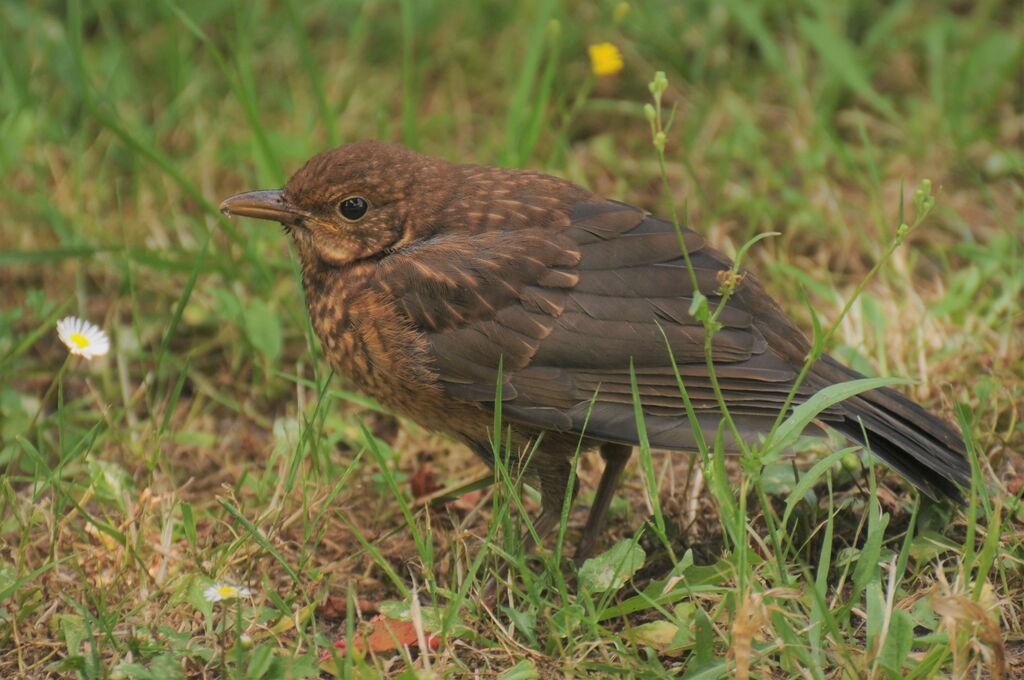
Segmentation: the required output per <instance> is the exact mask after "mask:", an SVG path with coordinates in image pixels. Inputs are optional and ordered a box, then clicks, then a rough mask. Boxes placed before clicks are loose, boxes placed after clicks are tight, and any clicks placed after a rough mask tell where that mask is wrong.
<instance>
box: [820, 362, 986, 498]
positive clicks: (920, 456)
mask: <svg viewBox="0 0 1024 680" xmlns="http://www.w3.org/2000/svg"><path fill="white" fill-rule="evenodd" d="M815 373H817V374H819V375H822V376H823V377H824V376H827V377H828V379H829V380H830V381H833V382H839V381H841V380H854V379H856V378H862V377H863V376H862V375H860V374H859V373H857V372H856V371H854V370H852V369H849V368H847V367H845V366H843V365H842V364H840V363H838V362H837V361H835V360H834V359H832V358H831V357H825V358H824V359H822V361H821V362H819V364H818V365H817V366H815ZM842 408H843V414H844V416H845V417H844V419H843V420H841V421H838V420H837V421H831V422H829V425H830V426H832V427H834V428H835V429H837V430H838V431H840V432H842V433H843V434H845V435H846V436H848V437H850V438H851V439H853V440H855V441H858V442H860V443H861V444H864V445H865V446H867V448H868V449H869V450H870V451H871V452H872V453H874V454H875V455H876V456H878V457H879V458H881V459H882V460H883V461H884V462H886V463H887V464H888V465H890V466H891V467H892V468H893V469H895V470H896V471H897V472H899V473H900V474H901V475H903V476H904V477H906V478H907V480H908V481H910V482H911V483H912V484H913V485H914V486H916V487H917V488H918V489H920V490H921V491H922V492H923V493H924V494H926V495H928V496H929V497H931V498H934V499H936V500H938V498H939V496H946V497H949V498H952V499H954V500H956V501H960V502H962V500H963V497H962V496H961V494H960V489H959V488H958V487H963V488H967V487H969V486H970V484H971V466H970V463H969V462H968V461H967V449H966V447H965V445H964V441H963V438H962V437H961V436H960V434H959V433H958V432H957V431H956V430H955V429H954V428H953V426H951V425H950V424H949V423H947V422H946V421H944V420H942V419H941V418H939V417H938V416H936V415H934V414H932V413H930V412H928V411H926V410H925V409H924V408H922V407H921V406H919V405H918V404H916V403H914V402H913V401H911V400H910V399H908V398H906V397H904V396H903V395H902V394H900V393H899V392H897V391H895V390H892V389H889V388H881V389H877V390H872V391H870V392H864V393H863V394H860V395H857V396H856V397H852V398H850V399H847V400H846V401H844V402H843V403H842Z"/></svg>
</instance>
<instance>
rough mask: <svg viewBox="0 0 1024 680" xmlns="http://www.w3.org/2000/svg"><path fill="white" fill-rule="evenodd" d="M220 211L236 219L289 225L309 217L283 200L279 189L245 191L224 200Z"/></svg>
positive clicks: (282, 193)
mask: <svg viewBox="0 0 1024 680" xmlns="http://www.w3.org/2000/svg"><path fill="white" fill-rule="evenodd" d="M220 211H221V212H222V213H224V214H225V215H237V216H238V217H254V218H256V219H258V220H272V221H275V222H281V223H282V224H291V223H293V222H296V221H297V220H301V219H303V218H305V217H309V215H308V214H307V213H306V211H305V210H301V209H299V208H296V207H295V206H293V205H291V204H290V203H289V202H288V201H286V200H285V198H284V192H283V191H281V190H280V189H273V190H270V191H247V192H245V193H244V194H237V195H235V196H232V197H231V198H226V199H224V202H223V203H221V204H220Z"/></svg>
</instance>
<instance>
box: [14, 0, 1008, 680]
mask: <svg viewBox="0 0 1024 680" xmlns="http://www.w3.org/2000/svg"><path fill="white" fill-rule="evenodd" d="M0 25H2V26H3V27H4V28H3V40H2V41H0V177H2V182H0V290H2V291H3V293H2V301H0V465H2V476H0V604H2V606H0V677H5V678H6V677H12V678H47V677H77V678H140V679H143V678H161V679H164V678H178V677H204V678H220V677H225V678H258V677H267V678H306V677H317V676H318V675H319V674H324V677H332V676H338V677H360V678H362V677H377V676H379V675H384V676H387V677H403V678H414V677H415V678H426V677H441V676H445V677H448V676H451V677H506V678H532V677H564V676H577V677H582V676H586V677H592V676H593V677H611V676H625V677H631V676H642V677H663V676H681V677H692V678H709V679H710V678H718V677H740V678H745V677H762V678H769V677H771V678H774V677H779V678H789V677H802V678H862V677H864V678H901V677H906V678H927V677H1006V678H1010V677H1022V676H1024V504H1022V502H1021V498H1022V494H1024V311H1022V306H1024V305H1022V300H1024V208H1022V206H1024V181H1022V180H1024V146H1022V136H1024V113H1022V110H1024V107H1022V82H1024V71H1022V61H1024V10H1022V7H1021V5H1020V4H1019V3H1013V2H999V1H998V0H995V1H984V0H983V1H980V2H943V1H941V0H936V1H935V2H909V1H896V2H887V1H883V0H846V1H843V2H828V1H827V0H801V1H799V2H797V1H795V0H781V1H780V2H775V3H763V4H758V3H746V2H742V1H740V0H723V1H722V2H705V1H694V2H685V3H683V2H667V1H665V2H645V3H640V2H636V3H631V4H629V3H624V2H623V3H617V2H610V1H602V2H595V3H588V2H569V1H567V2H562V3H559V2H556V1H555V0H531V1H528V2H523V3H498V2H479V3H478V2H465V3H454V2H453V3H448V2H443V1H441V0H432V1H419V0H378V1H368V2H355V1H342V2H327V1H324V0H313V1H311V2H297V1H296V0H281V1H279V2H274V1H266V2H241V1H239V0H205V1H202V2H199V1H193V0H187V1H185V0H182V1H180V2H175V1H174V0H160V1H157V2H148V3H137V2H127V1H124V0H95V1H93V2H89V1H82V0H69V1H68V2H67V3H66V4H65V3H46V2H36V3H23V2H15V1H7V2H2V3H0ZM602 43H611V44H612V45H614V46H615V47H616V48H617V49H618V50H619V51H620V53H621V58H622V64H623V67H622V69H621V70H617V69H616V68H614V67H612V68H608V69H607V70H609V71H617V72H615V73H605V72H603V71H602V69H595V68H594V66H595V65H598V66H600V65H601V64H598V63H596V62H595V63H592V62H591V58H590V55H589V53H588V47H590V46H593V45H598V44H602ZM604 66H606V67H608V66H609V64H607V63H605V64H604ZM612 66H614V65H612ZM598 71H602V72H601V73H599V72H598ZM658 71H661V72H664V73H665V74H666V78H667V85H666V89H665V90H664V94H663V95H662V104H663V109H662V112H663V119H662V122H663V123H664V125H665V126H667V129H666V130H665V136H664V144H665V146H664V162H663V163H661V162H659V152H658V149H657V143H656V142H657V140H656V139H652V128H651V125H650V123H649V121H648V119H647V117H646V116H645V111H644V105H645V104H649V103H650V104H653V98H652V92H651V90H650V88H649V83H651V82H652V80H653V79H654V77H655V73H656V72H658ZM669 120H671V125H670V126H668V122H669ZM370 138H375V139H385V140H390V141H395V142H400V143H402V144H405V145H406V146H409V147H412V148H415V149H417V150H419V151H422V152H425V153H429V154H432V155H436V156H440V157H443V158H446V159H448V160H451V161H456V162H466V163H483V164H491V165H503V166H510V167H524V168H531V169H536V170H542V171H545V172H548V173H551V174H555V175H559V176H562V177H565V178H567V179H570V180H572V181H573V182H576V183H578V184H581V185H583V186H585V187H587V188H589V189H591V190H592V191H594V192H596V193H599V194H602V195H605V196H608V197H611V198H615V199H619V200H623V201H627V202H629V203H632V204H635V205H639V206H641V207H643V208H646V209H649V210H651V211H652V212H655V213H657V214H659V215H662V216H665V217H670V216H671V215H672V214H673V212H675V213H676V214H677V215H678V216H679V218H680V219H681V220H682V221H683V222H685V223H686V224H687V225H690V226H692V227H693V228H695V229H697V230H698V231H700V232H701V233H703V234H704V235H705V236H706V237H707V238H708V239H709V240H710V241H711V242H712V243H713V244H714V245H716V246H717V247H719V248H721V249H723V250H725V251H726V252H728V253H730V254H731V255H734V256H735V255H736V254H737V253H738V252H739V250H740V248H742V247H743V245H744V244H745V243H748V242H749V241H751V239H754V238H755V237H757V236H758V235H761V234H765V233H766V232H777V235H774V236H771V237H769V238H763V239H761V240H759V241H757V242H756V243H755V244H753V245H752V246H751V247H750V249H749V251H748V252H747V253H746V255H745V257H744V265H745V266H746V267H748V268H749V269H750V270H751V271H753V272H755V273H756V274H757V276H758V277H759V279H760V280H761V281H762V282H763V283H764V284H765V286H766V287H767V288H768V289H769V291H770V292H771V293H772V294H773V295H774V296H775V297H776V298H777V299H778V300H779V302H780V303H781V305H782V306H783V308H785V309H786V310H787V311H788V312H789V313H790V314H791V315H792V316H793V318H795V319H796V320H797V321H798V322H799V323H800V325H801V326H802V327H803V328H804V329H806V331H807V332H808V334H809V335H810V334H811V333H812V332H814V328H815V327H816V326H819V327H821V328H826V329H827V328H829V327H832V328H834V332H833V333H832V334H831V335H829V336H828V337H827V347H825V349H827V351H829V352H831V353H832V354H834V355H835V356H837V357H840V358H841V359H842V360H843V361H845V362H846V363H847V364H849V365H851V366H853V367H854V368H856V369H858V370H859V371H861V372H862V373H864V374H866V375H869V376H898V377H905V378H909V379H911V380H910V381H908V382H907V383H905V384H902V385H901V386H899V388H898V389H901V390H903V391H905V392H906V393H907V394H909V395H910V396H912V397H913V398H914V399H915V400H917V401H919V402H920V403H922V404H924V405H926V406H927V407H928V408H929V409H931V410H933V411H935V412H936V413H939V414H941V415H942V416H943V417H945V418H947V419H948V420H950V421H951V422H956V423H959V424H960V425H961V426H962V427H963V429H964V433H965V438H966V440H967V442H968V449H969V452H970V454H971V460H972V465H973V468H974V475H975V485H974V488H973V489H972V490H971V491H970V493H969V494H968V496H967V498H966V500H965V503H964V504H963V505H956V504H948V503H946V504H940V503H936V502H932V501H930V500H928V499H927V498H923V497H922V496H921V495H920V494H918V493H917V492H916V491H914V490H913V488H912V487H910V485H909V484H907V483H906V482H904V481H903V480H902V479H901V478H900V477H899V476H898V475H897V474H896V473H894V472H891V471H890V470H888V469H887V468H885V467H884V466H882V465H880V464H878V463H877V461H875V459H873V458H872V457H870V455H868V454H866V453H864V452H862V451H861V450H860V449H851V448H849V442H845V441H843V440H841V439H840V438H832V439H825V440H814V439H800V440H797V441H796V442H795V443H794V445H793V446H792V447H789V448H791V449H792V450H793V451H794V452H795V455H794V456H785V457H782V456H778V455H774V454H777V453H778V452H777V451H775V452H774V453H772V452H768V454H765V455H759V454H757V453H756V452H755V454H754V455H750V456H745V457H744V458H743V459H742V461H740V460H736V459H730V460H727V461H726V460H724V459H723V457H722V456H716V455H714V451H712V452H711V455H709V456H706V457H702V456H700V455H692V454H685V453H671V452H662V451H656V450H655V451H651V450H649V448H647V447H643V450H642V451H641V455H639V456H634V459H633V461H632V463H631V465H630V467H629V468H628V472H627V477H626V480H625V483H624V485H623V488H622V490H621V492H620V494H619V496H618V499H617V500H616V502H615V504H613V506H612V512H611V519H610V522H609V527H608V530H607V532H606V536H605V538H604V543H603V545H602V548H603V549H605V550H606V552H604V553H603V554H602V555H601V556H599V557H598V558H597V559H596V560H594V561H592V562H590V563H589V564H588V565H585V566H584V567H583V568H582V569H581V570H579V571H577V569H576V568H575V567H574V566H573V564H572V561H571V559H569V558H570V557H571V554H572V548H571V546H572V543H573V542H574V540H575V539H576V537H578V536H579V532H580V530H581V528H582V525H583V522H584V520H585V516H586V515H585V510H584V507H585V506H587V505H589V503H590V502H592V500H593V493H594V489H595V487H596V483H597V479H598V478H599V476H600V470H601V462H600V459H599V457H597V456H590V455H584V456H581V457H580V458H579V461H578V473H579V479H580V482H579V483H580V485H581V492H580V495H579V498H578V500H577V504H576V507H575V509H574V510H573V511H571V512H568V513H567V514H566V515H565V516H564V519H565V522H564V525H563V528H562V530H561V531H560V532H559V536H558V537H557V539H556V538H555V537H552V538H551V539H549V540H548V541H547V542H546V543H545V546H544V547H543V548H542V549H540V550H538V551H534V552H532V553H525V552H524V551H523V550H522V548H521V546H519V545H517V540H516V537H518V536H519V535H520V532H521V531H522V526H523V525H524V522H525V519H524V515H525V516H530V515H531V514H535V513H536V511H537V508H538V507H539V506H538V501H537V499H538V496H537V494H536V492H535V491H533V490H532V489H529V488H525V489H522V488H520V487H519V486H518V485H517V484H516V475H515V474H514V473H515V471H514V470H511V471H510V470H502V469H500V467H499V473H500V472H505V473H512V474H501V475H499V477H500V478H501V479H500V480H499V483H497V484H495V485H493V486H489V487H482V488H475V489H472V490H468V491H467V490H466V489H465V487H466V486H467V485H470V484H471V483H472V482H474V481H476V480H478V479H480V478H481V477H483V476H484V475H485V474H486V473H487V469H486V467H485V466H484V464H483V463H482V462H480V461H478V460H477V459H475V458H474V457H473V455H472V454H471V453H470V452H469V451H468V450H466V449H465V448H464V447H462V446H461V445H459V444H457V443H455V442H453V441H451V440H449V439H447V438H445V437H443V436H440V435H437V434H433V433H430V432H426V431H424V430H423V429H421V428H419V427H417V426H416V425H415V424H413V423H410V422H407V421H405V420H402V419H399V418H396V417H395V416H394V415H391V414H389V413H386V412H384V411H383V410H382V409H381V408H380V407H379V406H377V405H376V404H375V403H374V402H372V400H369V399H366V398H365V397H363V396H361V395H359V394H357V393H355V392H353V391H351V390H350V388H349V386H348V385H347V384H346V383H345V381H344V379H343V378H342V377H340V376H335V375H333V373H332V371H331V369H330V367H329V366H328V364H327V362H326V361H325V359H324V356H323V353H322V351H321V348H320V346H319V343H318V341H317V339H316V337H315V335H314V333H313V331H312V327H311V325H310V322H309V319H308V316H307V314H306V312H305V305H304V300H303V296H302V289H301V280H300V278H301V276H300V271H299V266H298V263H297V260H296V257H295V253H294V252H293V250H292V247H291V245H290V243H289V240H288V239H287V238H286V236H285V235H283V234H282V233H281V230H280V229H277V228H275V227H274V226H273V225H271V224H269V223H265V222H257V221H254V220H246V219H243V220H229V219H228V218H226V217H224V216H223V215H221V214H220V213H219V212H218V211H217V206H218V204H219V202H220V201H221V200H222V199H223V198H225V197H227V196H229V195H231V194H234V193H237V192H240V191H244V190H248V189H256V188H276V187H280V186H281V185H282V184H283V183H284V182H285V181H286V180H287V178H288V176H289V175H290V174H291V173H292V172H294V171H295V170H297V169H298V168H299V167H300V166H301V165H302V163H303V162H304V161H305V160H306V159H307V158H308V157H309V156H311V155H313V154H314V153H316V152H318V151H321V150H324V149H326V148H329V147H332V146H335V145H338V144H341V143H344V142H349V141H355V140H359V139H370ZM901 225H907V226H908V227H912V228H911V229H909V234H907V233H906V232H907V231H908V230H907V229H902V230H901V228H900V227H901ZM812 310H813V311H812ZM69 315H71V316H77V317H81V318H83V319H86V320H89V321H91V322H93V323H95V324H97V325H98V326H100V327H101V328H102V329H103V330H104V331H105V332H106V333H107V334H108V335H109V337H110V341H111V349H110V351H109V353H107V354H106V355H104V356H101V357H97V358H93V359H86V358H82V357H77V356H72V355H70V354H69V353H68V351H67V348H66V347H65V346H64V345H63V344H62V343H61V341H60V340H59V339H58V335H57V330H56V322H57V321H58V320H59V319H61V318H63V317H65V316H69ZM819 338H822V339H823V340H824V338H823V337H822V336H821V334H819ZM762 453H763V452H762ZM446 497H449V502H441V501H443V500H444V499H445V498H446ZM450 497H455V498H454V499H453V500H452V499H451V498H450ZM563 544H564V546H565V549H564V551H563ZM563 555H564V557H565V558H564V559H563ZM491 579H495V580H496V582H497V583H498V587H497V601H496V602H489V601H488V599H487V598H486V597H484V596H483V595H482V592H483V590H484V588H485V586H486V585H487V583H488V581H489V580H491Z"/></svg>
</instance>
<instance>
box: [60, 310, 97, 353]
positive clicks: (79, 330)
mask: <svg viewBox="0 0 1024 680" xmlns="http://www.w3.org/2000/svg"><path fill="white" fill-rule="evenodd" d="M57 337H59V338H60V341H61V342H63V343H64V344H65V345H67V348H68V350H70V351H71V353H72V354H78V355H80V356H83V357H85V358H86V359H92V358H93V357H101V356H103V355H104V354H106V353H107V352H109V351H110V338H108V337H107V334H106V333H104V332H103V331H102V330H100V327H99V326H97V325H95V324H91V323H89V322H88V321H85V320H83V319H79V318H78V317H76V316H67V317H64V318H63V319H61V320H60V321H58V322H57Z"/></svg>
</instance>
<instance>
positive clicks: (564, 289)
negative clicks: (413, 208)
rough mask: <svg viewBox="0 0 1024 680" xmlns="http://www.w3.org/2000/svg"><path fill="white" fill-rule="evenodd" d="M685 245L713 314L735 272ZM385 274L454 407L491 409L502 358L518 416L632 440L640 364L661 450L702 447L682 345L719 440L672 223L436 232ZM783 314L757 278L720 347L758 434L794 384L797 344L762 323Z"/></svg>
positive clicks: (720, 371) (601, 207)
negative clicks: (776, 337)
mask: <svg viewBox="0 0 1024 680" xmlns="http://www.w3.org/2000/svg"><path fill="white" fill-rule="evenodd" d="M682 239H683V243H684V244H685V247H686V249H687V251H688V253H689V255H690V259H691V262H692V264H693V270H694V274H695V275H696V279H697V284H698V286H699V289H700V291H701V292H702V293H703V294H704V295H705V296H707V297H708V299H709V302H710V307H711V309H712V310H713V309H715V307H716V305H717V303H718V302H719V301H720V299H721V298H720V296H719V295H718V292H719V290H720V288H721V286H722V282H723V276H724V275H725V274H726V273H727V272H728V271H729V268H730V266H731V263H730V262H729V260H728V259H727V258H726V257H725V256H724V255H722V254H721V253H718V252H717V251H714V250H713V249H711V248H710V247H708V246H707V245H706V244H705V242H704V239H703V238H701V237H700V236H699V235H698V234H696V233H695V232H692V231H689V230H684V231H683V232H682ZM376 279H377V281H378V285H379V286H381V287H382V289H384V290H385V291H386V293H387V294H388V295H389V297H391V298H392V299H393V300H395V303H396V305H397V306H398V308H399V310H400V311H402V312H403V313H404V314H405V316H406V317H407V318H408V319H409V321H410V323H411V324H412V325H413V326H414V327H415V328H416V329H417V330H419V331H421V332H422V333H424V334H425V336H426V337H427V340H428V342H429V346H430V348H431V353H432V360H433V362H434V368H435V370H436V371H437V374H438V377H439V379H440V381H441V383H442V385H443V386H444V389H445V390H446V391H447V392H448V393H449V394H450V395H451V396H452V397H454V398H457V399H462V400H469V401H475V402H479V403H482V404H485V405H488V406H493V403H494V400H495V395H496V382H497V376H498V365H499V361H500V362H501V365H502V373H501V376H502V383H503V384H502V393H501V394H502V409H503V413H504V414H505V415H506V416H507V417H508V418H509V419H511V420H514V421H518V422H521V423H525V424H528V425H531V426H535V427H538V428H541V429H548V430H556V431H564V432H576V433H580V432H582V431H583V430H584V426H585V429H586V434H587V435H588V436H591V437H593V438H596V439H604V440H609V441H620V442H624V443H633V442H635V441H636V439H637V430H636V424H635V419H634V418H635V417H634V410H633V397H632V391H631V386H630V366H631V365H632V366H633V370H635V373H636V377H637V383H638V393H639V397H640V401H641V404H642V405H643V410H644V413H645V420H646V426H647V430H648V435H649V437H650V441H651V442H652V444H654V445H655V446H660V447H663V448H691V447H692V446H693V435H692V432H691V430H690V424H689V422H688V421H687V419H686V417H685V410H684V406H683V402H682V399H681V397H680V392H679V387H678V385H677V382H676V378H675V374H674V372H673V368H672V362H671V359H670V357H669V353H668V352H669V350H668V348H669V347H671V351H672V354H673V356H674V358H675V361H676V363H677V365H678V369H679V373H680V374H681V376H682V378H683V381H684V384H685V385H686V388H687V391H688V394H689V397H690V399H691V400H692V402H693V404H694V407H695V408H696V410H697V411H698V413H699V414H700V417H701V418H702V422H703V425H704V426H705V428H704V429H707V430H709V431H710V432H712V433H713V432H714V429H715V426H716V425H717V422H718V420H719V419H720V416H719V415H718V414H719V408H718V403H717V399H716V396H715V393H714V390H713V387H712V382H711V379H710V376H709V374H708V370H707V366H706V363H705V359H704V356H705V355H704V338H705V333H704V327H703V325H702V324H701V323H700V322H699V321H698V320H696V319H695V318H693V317H692V316H691V314H690V312H689V309H690V306H691V302H692V299H693V285H692V280H691V278H690V275H689V273H688V271H687V268H686V263H685V260H684V258H683V257H682V256H681V250H680V243H679V239H678V237H677V234H676V231H675V228H674V227H673V225H672V224H670V223H667V222H665V221H663V220H659V219H657V218H655V217H652V216H650V215H649V214H647V213H645V212H643V211H641V210H639V209H636V208H633V207H631V206H627V205H624V204H620V203H616V202H612V201H607V202H600V203H588V204H580V205H577V206H575V208H574V209H573V211H572V212H571V214H569V215H568V217H567V221H566V223H565V224H563V225H560V226H555V227H550V226H549V227H546V228H542V229H531V228H524V229H519V230H515V231H490V232H485V233H479V234H459V233H455V234H445V235H443V236H437V237H435V238H433V239H430V240H427V241H425V242H421V243H419V244H417V245H416V246H414V247H410V248H407V249H404V250H402V251H399V252H396V253H394V254H392V255H390V256H388V257H386V258H384V259H383V260H382V261H381V262H380V265H379V273H378V276H377V277H376ZM757 307H764V308H761V309H759V308H757ZM768 307H770V309H769V308H768ZM775 310H777V308H776V307H775V306H774V303H772V302H771V300H770V298H768V296H767V294H765V293H764V292H763V290H761V289H760V286H759V285H758V284H757V283H756V281H753V280H752V279H748V280H744V281H743V282H742V283H741V284H740V290H739V292H738V293H737V294H736V295H734V296H733V297H731V298H730V299H729V302H728V304H727V306H726V308H725V309H724V310H723V312H722V314H721V315H720V316H719V322H720V323H721V324H722V328H721V330H719V331H718V332H717V333H716V334H715V335H714V337H713V339H712V341H711V355H712V358H713V361H714V366H715V374H716V376H717V380H718V384H719V388H720V389H721V391H722V394H723V395H724V398H725V400H726V403H727V404H728V405H729V409H730V413H732V414H733V416H734V418H735V420H736V421H737V423H738V424H739V425H740V427H741V429H742V430H743V434H744V437H745V438H746V436H747V434H749V435H750V436H751V437H750V438H753V436H754V433H756V432H759V431H764V430H765V429H766V428H767V426H769V425H770V424H771V422H772V421H773V420H774V418H775V416H776V415H777V413H778V411H779V409H780V408H781V407H782V405H783V403H784V401H785V399H786V396H787V394H788V392H789V389H790V387H791V385H792V383H793V380H794V378H795V377H796V371H795V370H794V368H793V365H792V363H791V361H787V360H786V359H784V358H783V357H784V356H786V355H787V353H788V350H787V351H783V352H782V353H781V356H780V353H779V351H778V350H777V349H776V348H773V347H772V346H771V345H770V343H769V342H768V340H766V337H765V334H764V333H762V332H761V330H760V329H759V327H758V323H757V320H756V319H755V316H756V315H758V314H762V313H764V314H774V312H775ZM786 323H788V322H786ZM785 336H786V334H785V333H784V334H783V337H785ZM799 343H800V341H796V344H799ZM797 349H798V350H799V348H797ZM808 391H810V388H809V387H808V388H807V389H806V390H803V391H802V393H801V394H802V396H806V394H807V392H808ZM595 394H596V395H597V396H596V399H594V395H595ZM592 400H593V401H594V403H593V405H591V402H592Z"/></svg>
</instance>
